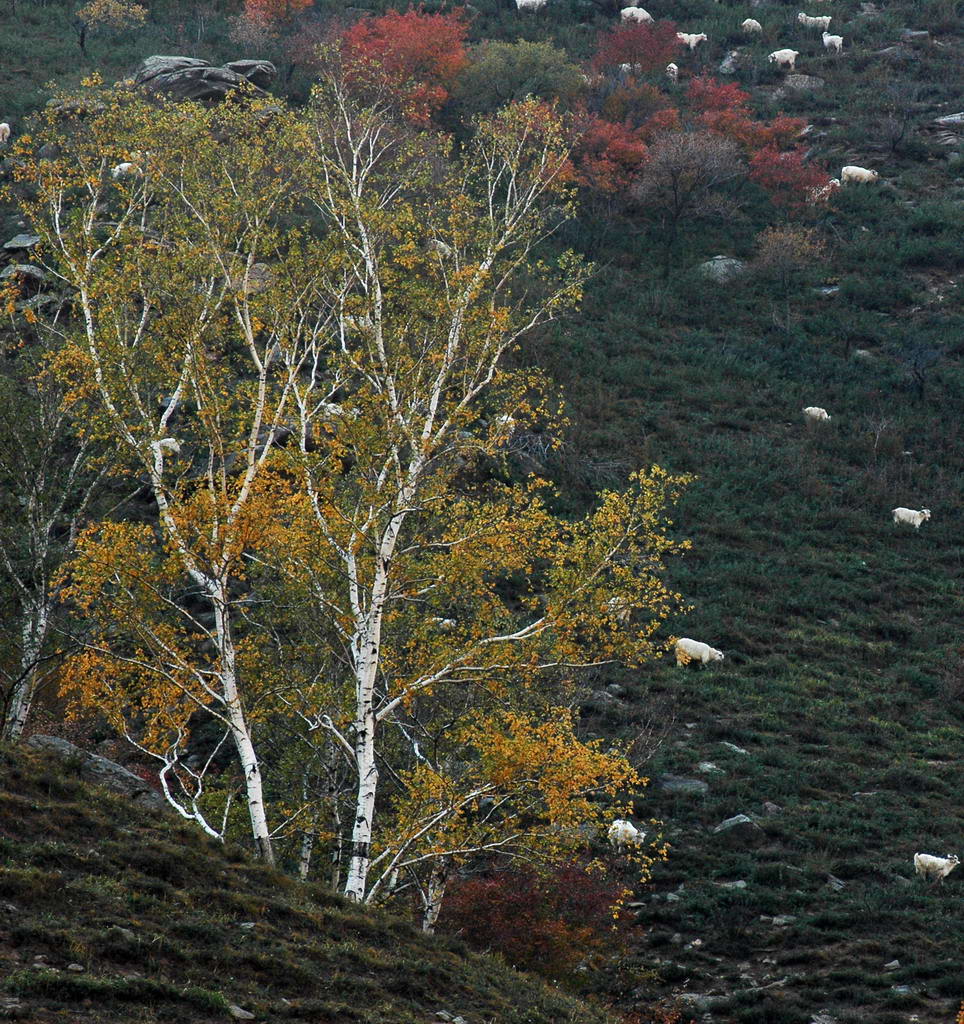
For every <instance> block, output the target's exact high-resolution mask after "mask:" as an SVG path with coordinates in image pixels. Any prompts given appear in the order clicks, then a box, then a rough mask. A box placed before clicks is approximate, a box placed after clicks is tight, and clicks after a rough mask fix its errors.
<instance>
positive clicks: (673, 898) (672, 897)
mask: <svg viewBox="0 0 964 1024" xmlns="http://www.w3.org/2000/svg"><path fill="white" fill-rule="evenodd" d="M679 898H680V897H679V893H678V892H668V893H667V894H666V902H667V903H679Z"/></svg>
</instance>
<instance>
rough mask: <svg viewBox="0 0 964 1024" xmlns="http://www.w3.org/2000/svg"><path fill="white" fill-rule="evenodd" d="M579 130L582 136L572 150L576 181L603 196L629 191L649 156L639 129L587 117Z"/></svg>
mask: <svg viewBox="0 0 964 1024" xmlns="http://www.w3.org/2000/svg"><path fill="white" fill-rule="evenodd" d="M576 127H577V130H578V132H579V135H578V137H577V139H576V141H575V143H574V144H573V148H572V162H573V164H574V165H575V169H576V174H575V180H576V182H577V183H578V184H579V185H582V186H583V187H584V188H588V189H592V190H593V191H596V192H601V193H603V194H604V195H613V194H614V193H617V192H620V191H622V190H624V189H626V188H627V187H628V186H629V185H630V183H631V182H632V181H633V179H634V177H635V175H636V174H637V173H638V171H639V169H640V167H642V165H643V164H644V163H645V162H646V158H647V157H648V155H649V151H648V150H647V149H646V144H645V143H644V142H643V141H642V138H641V137H640V133H639V130H638V129H632V128H629V127H627V126H626V125H624V124H614V123H613V122H611V121H604V120H603V119H602V118H600V117H596V116H595V115H587V116H586V117H585V118H584V119H582V120H580V121H578V122H577V125H576Z"/></svg>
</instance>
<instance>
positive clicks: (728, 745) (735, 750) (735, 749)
mask: <svg viewBox="0 0 964 1024" xmlns="http://www.w3.org/2000/svg"><path fill="white" fill-rule="evenodd" d="M720 746H721V747H726V749H727V750H732V751H733V753H734V754H743V755H744V756H745V757H749V755H750V751H749V750H744V749H743V747H738V746H737V745H736V744H735V743H727V741H726V740H723V742H722V743H720Z"/></svg>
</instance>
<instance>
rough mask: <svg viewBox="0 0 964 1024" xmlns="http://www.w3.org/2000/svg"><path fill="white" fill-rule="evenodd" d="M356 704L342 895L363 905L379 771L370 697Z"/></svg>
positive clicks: (369, 864) (373, 716) (369, 863)
mask: <svg viewBox="0 0 964 1024" xmlns="http://www.w3.org/2000/svg"><path fill="white" fill-rule="evenodd" d="M372 675H374V672H373V673H372ZM359 704H360V706H359V708H358V717H357V720H356V734H355V766H356V768H357V771H358V793H357V795H356V798H355V824H354V826H353V828H352V833H351V861H350V863H349V866H348V878H347V879H346V881H345V895H346V896H347V897H348V899H350V900H354V901H355V902H356V903H362V902H364V899H365V890H366V888H367V886H368V870H369V868H370V866H371V842H372V825H373V823H374V819H375V793H376V791H377V789H378V767H377V766H376V764H375V714H374V711H373V709H372V699H371V696H370V694H369V696H368V697H367V698H366V699H363V700H362V701H360V702H359Z"/></svg>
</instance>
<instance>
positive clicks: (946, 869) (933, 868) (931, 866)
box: [610, 823, 961, 885]
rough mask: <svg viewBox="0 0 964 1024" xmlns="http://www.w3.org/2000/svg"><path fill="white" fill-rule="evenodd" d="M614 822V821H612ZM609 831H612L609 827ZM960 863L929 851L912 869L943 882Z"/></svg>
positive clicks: (954, 857)
mask: <svg viewBox="0 0 964 1024" xmlns="http://www.w3.org/2000/svg"><path fill="white" fill-rule="evenodd" d="M614 824H615V823H614ZM610 831H612V830H611V829H610ZM960 863H961V859H960V857H958V856H957V854H956V853H949V854H948V855H947V856H946V857H935V856H933V855H932V854H930V853H915V854H914V870H915V871H916V872H917V874H919V875H920V876H921V878H930V879H932V881H933V882H935V883H936V882H940V883H941V885H943V884H944V879H945V878H947V876H948V875H949V874H950V873H951V872H952V871H953V870H954V868H956V867H957V865H958V864H960Z"/></svg>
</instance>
